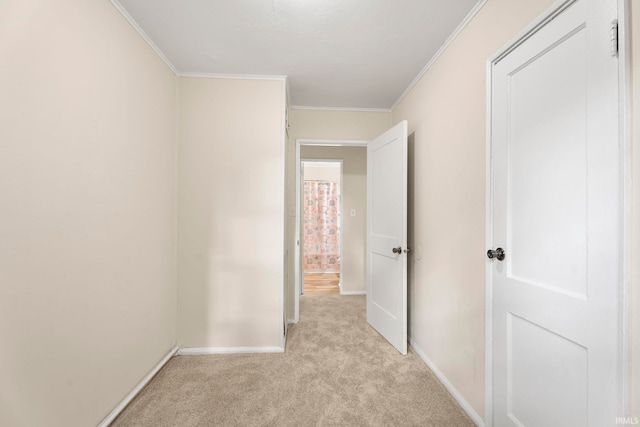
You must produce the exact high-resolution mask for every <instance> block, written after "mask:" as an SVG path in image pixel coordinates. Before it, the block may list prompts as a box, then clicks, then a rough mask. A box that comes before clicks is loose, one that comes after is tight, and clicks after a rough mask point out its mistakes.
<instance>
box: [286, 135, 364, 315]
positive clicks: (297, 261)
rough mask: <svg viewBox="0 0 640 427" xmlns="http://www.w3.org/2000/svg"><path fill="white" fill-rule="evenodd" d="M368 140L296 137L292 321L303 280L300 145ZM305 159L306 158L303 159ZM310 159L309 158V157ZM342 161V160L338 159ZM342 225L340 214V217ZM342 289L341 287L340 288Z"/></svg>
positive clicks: (361, 144)
mask: <svg viewBox="0 0 640 427" xmlns="http://www.w3.org/2000/svg"><path fill="white" fill-rule="evenodd" d="M368 143H369V141H361V140H355V141H353V140H342V139H336V140H331V139H296V189H295V191H296V207H295V221H296V225H295V233H294V242H293V247H294V248H295V250H294V261H293V264H294V275H293V276H294V289H293V293H294V310H293V323H298V321H299V320H300V289H301V286H300V285H301V280H303V276H304V274H303V269H302V257H301V256H300V253H301V250H302V245H301V243H302V238H301V231H302V230H301V229H300V220H301V208H302V206H301V205H302V200H301V197H300V192H301V191H302V186H301V179H302V176H301V175H302V174H301V167H300V166H301V162H302V161H303V159H301V158H300V147H302V146H303V145H304V146H309V145H311V146H319V147H366V146H367V144H368ZM304 160H307V159H304ZM309 160H311V159H309ZM322 160H324V159H319V160H316V159H313V161H322ZM326 161H334V162H335V161H337V160H329V159H327V160H326ZM340 162H341V163H342V160H340ZM340 179H341V181H342V165H341V167H340ZM342 190H343V189H342V188H341V189H340V194H342V193H343V191H342ZM340 209H342V203H341V204H340ZM340 221H341V224H340V225H342V215H341V218H340ZM342 253H343V239H342V236H341V237H340V255H341V256H342ZM342 261H343V260H341V262H340V280H342V271H343V270H342ZM341 290H342V288H341Z"/></svg>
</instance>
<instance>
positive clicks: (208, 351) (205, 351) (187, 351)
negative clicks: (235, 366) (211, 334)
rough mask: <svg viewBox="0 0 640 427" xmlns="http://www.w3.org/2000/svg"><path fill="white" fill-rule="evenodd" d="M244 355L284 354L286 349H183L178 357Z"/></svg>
mask: <svg viewBox="0 0 640 427" xmlns="http://www.w3.org/2000/svg"><path fill="white" fill-rule="evenodd" d="M244 353H284V347H275V346H273V347H268V346H267V347H183V348H180V350H178V352H177V354H176V356H196V355H206V354H244Z"/></svg>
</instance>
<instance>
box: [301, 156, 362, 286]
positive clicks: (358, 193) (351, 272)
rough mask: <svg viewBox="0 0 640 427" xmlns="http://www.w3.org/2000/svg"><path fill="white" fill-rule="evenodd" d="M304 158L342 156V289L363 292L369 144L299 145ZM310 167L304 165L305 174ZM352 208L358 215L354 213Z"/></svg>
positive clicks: (337, 157)
mask: <svg viewBox="0 0 640 427" xmlns="http://www.w3.org/2000/svg"><path fill="white" fill-rule="evenodd" d="M300 157H301V158H304V159H342V160H343V162H342V235H341V238H342V250H343V253H342V255H341V257H340V258H341V262H342V277H341V278H340V282H341V284H342V292H343V293H352V292H364V291H366V286H365V282H364V278H365V260H366V258H365V257H366V253H365V250H366V237H367V236H366V232H367V148H366V147H317V146H303V147H300ZM306 176H307V171H306V169H305V177H306ZM351 209H355V210H356V216H351V214H350V211H351Z"/></svg>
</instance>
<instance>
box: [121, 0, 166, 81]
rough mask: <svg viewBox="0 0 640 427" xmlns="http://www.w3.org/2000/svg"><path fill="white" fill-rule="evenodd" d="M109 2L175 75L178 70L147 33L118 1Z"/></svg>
mask: <svg viewBox="0 0 640 427" xmlns="http://www.w3.org/2000/svg"><path fill="white" fill-rule="evenodd" d="M109 2H110V3H111V4H112V5H113V7H115V8H116V10H117V11H118V12H120V15H122V17H123V18H124V19H126V20H127V21H128V22H129V25H131V26H132V27H133V29H134V30H136V31H137V32H138V34H140V37H142V39H143V40H144V41H145V42H147V44H148V45H149V47H151V49H153V51H154V52H155V53H156V54H157V55H158V56H159V57H160V59H162V62H164V63H165V65H166V66H167V67H169V69H170V70H171V71H173V74H176V75H177V74H178V69H177V68H176V67H175V65H173V64H172V63H171V61H169V58H167V56H166V55H165V54H164V52H162V51H161V50H160V48H159V47H158V46H157V45H156V44H155V43H154V42H153V40H151V37H149V36H148V35H147V33H145V32H144V30H143V29H142V27H140V25H138V23H137V22H136V20H135V19H133V17H132V16H131V15H129V12H127V10H126V9H125V8H124V6H122V5H121V4H120V2H119V1H118V0H109Z"/></svg>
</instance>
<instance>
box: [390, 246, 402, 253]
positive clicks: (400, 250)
mask: <svg viewBox="0 0 640 427" xmlns="http://www.w3.org/2000/svg"><path fill="white" fill-rule="evenodd" d="M391 250H392V251H393V253H394V254H400V253H402V246H398V247H397V248H393V249H391Z"/></svg>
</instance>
